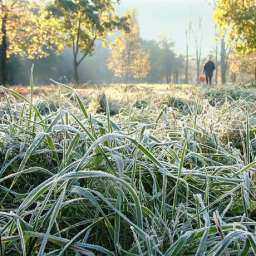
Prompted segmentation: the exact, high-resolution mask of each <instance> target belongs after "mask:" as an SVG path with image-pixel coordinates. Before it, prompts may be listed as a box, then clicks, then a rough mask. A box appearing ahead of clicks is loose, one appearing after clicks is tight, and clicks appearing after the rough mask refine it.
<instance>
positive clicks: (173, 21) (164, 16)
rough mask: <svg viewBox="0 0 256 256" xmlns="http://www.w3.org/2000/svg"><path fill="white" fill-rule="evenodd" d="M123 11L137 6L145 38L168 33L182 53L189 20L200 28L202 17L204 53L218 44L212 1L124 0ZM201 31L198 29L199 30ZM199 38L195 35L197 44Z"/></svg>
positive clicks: (184, 47) (167, 35)
mask: <svg viewBox="0 0 256 256" xmlns="http://www.w3.org/2000/svg"><path fill="white" fill-rule="evenodd" d="M120 8H121V12H124V11H125V10H128V9H131V8H133V9H135V10H136V11H137V14H138V21H139V24H140V28H141V36H142V38H144V39H156V40H157V39H159V38H161V36H165V37H167V38H169V39H171V40H172V41H173V42H174V43H175V48H176V50H177V51H178V52H179V53H185V49H186V36H185V30H186V27H187V24H188V23H189V21H191V22H192V23H193V24H194V26H195V27H196V26H197V27H198V25H197V24H198V23H199V19H200V18H202V21H203V28H202V30H201V32H202V35H203V36H202V45H203V54H209V53H210V51H211V50H212V49H214V46H215V25H214V21H213V7H212V6H211V5H210V4H209V0H122V1H121V6H120ZM197 31H198V29H197ZM194 41H195V37H194V36H192V37H191V44H192V46H193V45H194Z"/></svg>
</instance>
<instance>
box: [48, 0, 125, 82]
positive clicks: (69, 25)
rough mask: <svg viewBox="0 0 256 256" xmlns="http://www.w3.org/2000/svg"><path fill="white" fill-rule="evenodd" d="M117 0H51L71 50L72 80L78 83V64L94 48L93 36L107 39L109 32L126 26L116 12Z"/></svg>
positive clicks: (67, 45)
mask: <svg viewBox="0 0 256 256" xmlns="http://www.w3.org/2000/svg"><path fill="white" fill-rule="evenodd" d="M117 3H118V1H110V0H107V1H106V0H91V1H85V0H78V1H69V0H54V1H53V4H52V6H51V8H50V10H51V13H52V15H53V16H54V17H57V18H59V19H61V21H62V22H61V25H62V26H61V31H62V34H63V41H64V42H65V46H66V47H70V48H71V49H72V53H73V68H74V80H75V82H76V83H77V84H78V83H79V73H78V68H79V66H80V64H81V63H82V62H83V60H84V59H85V58H86V57H87V56H88V55H90V54H92V53H93V52H94V49H95V48H94V47H95V42H96V40H106V37H107V35H108V34H109V32H112V31H114V30H115V29H117V28H118V29H123V28H126V18H124V17H123V18H122V17H121V18H120V17H118V16H117V14H116V5H117Z"/></svg>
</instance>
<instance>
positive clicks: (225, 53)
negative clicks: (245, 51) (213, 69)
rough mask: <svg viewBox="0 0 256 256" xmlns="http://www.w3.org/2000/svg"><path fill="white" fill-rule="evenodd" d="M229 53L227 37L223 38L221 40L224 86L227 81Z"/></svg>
mask: <svg viewBox="0 0 256 256" xmlns="http://www.w3.org/2000/svg"><path fill="white" fill-rule="evenodd" d="M229 53H230V49H229V48H228V46H227V44H226V40H225V36H223V37H222V38H221V40H220V68H221V83H222V84H226V80H227V71H228V60H229Z"/></svg>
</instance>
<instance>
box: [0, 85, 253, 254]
mask: <svg viewBox="0 0 256 256" xmlns="http://www.w3.org/2000/svg"><path fill="white" fill-rule="evenodd" d="M2 90H3V91H4V94H5V96H4V97H3V98H1V105H0V111H1V119H0V207H1V209H0V255H24V256H25V255H89V256H91V255H127V256H130V255H150V256H151V255H152V256H154V255H155V256H157V255H164V256H169V255H171V256H172V255H197V256H199V255H230V256H231V255H255V254H256V236H255V226H256V222H255V220H256V203H255V200H256V198H255V175H254V172H255V167H256V162H255V154H256V151H255V149H254V148H255V146H254V145H255V143H254V142H255V131H256V130H255V127H256V126H255V125H256V124H255V122H254V120H255V117H256V115H255V113H256V112H255V111H256V107H255V106H254V105H255V102H254V92H253V91H251V90H249V89H245V88H242V89H239V91H238V92H239V95H240V96H239V97H238V96H237V97H235V96H234V94H235V92H236V89H232V95H233V97H231V98H229V97H223V94H222V93H223V90H224V89H222V88H218V90H214V92H213V90H208V89H205V88H200V87H194V86H185V85H184V86H180V87H178V86H156V85H148V87H147V86H145V85H140V86H130V87H127V86H119V87H118V86H116V87H115V86H106V87H102V88H97V89H95V88H85V89H78V90H72V89H69V88H62V89H55V90H53V91H52V93H50V94H47V93H46V92H45V91H43V90H42V91H41V92H40V89H36V88H35V90H39V93H38V92H37V93H36V94H35V95H33V97H28V98H26V97H23V96H22V95H20V94H18V93H16V92H15V91H12V90H8V89H4V88H3V89H2ZM227 91H228V90H226V89H225V95H227V94H228V92H227ZM103 93H104V95H106V99H108V100H107V101H105V103H104V104H105V105H104V106H103V107H102V106H101V105H102V104H103V103H102V102H99V101H100V99H101V97H100V96H101V95H102V94H103ZM219 95H221V104H211V103H212V100H214V99H216V100H218V97H220V96H219ZM244 95H245V96H244ZM248 95H249V96H248ZM104 97H105V96H104ZM223 99H224V100H223ZM100 104H101V105H100ZM113 105H114V106H118V108H119V109H118V112H115V113H114V115H113V116H112V115H111V113H113V111H111V107H112V106H113ZM99 106H100V108H99ZM100 110H101V111H100Z"/></svg>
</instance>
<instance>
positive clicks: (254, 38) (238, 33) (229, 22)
mask: <svg viewBox="0 0 256 256" xmlns="http://www.w3.org/2000/svg"><path fill="white" fill-rule="evenodd" d="M215 20H216V22H217V24H218V25H219V27H220V29H221V31H228V35H229V39H230V40H231V42H232V43H233V44H234V45H235V46H236V49H237V50H238V51H240V52H243V53H251V52H255V51H256V23H255V20H256V5H255V0H236V1H227V0H219V1H217V7H216V11H215Z"/></svg>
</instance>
